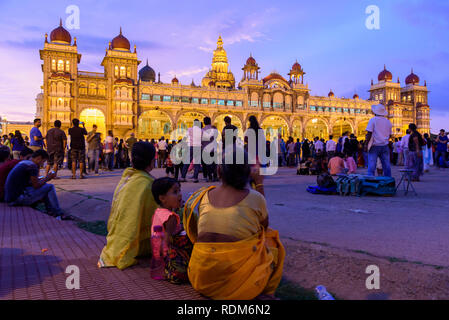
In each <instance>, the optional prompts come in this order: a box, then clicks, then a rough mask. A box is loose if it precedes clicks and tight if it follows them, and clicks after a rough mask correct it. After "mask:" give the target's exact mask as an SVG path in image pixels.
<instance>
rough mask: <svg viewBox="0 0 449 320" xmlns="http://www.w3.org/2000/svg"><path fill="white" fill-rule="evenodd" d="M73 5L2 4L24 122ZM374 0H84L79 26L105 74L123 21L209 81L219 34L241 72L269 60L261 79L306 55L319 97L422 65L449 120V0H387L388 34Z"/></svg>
mask: <svg viewBox="0 0 449 320" xmlns="http://www.w3.org/2000/svg"><path fill="white" fill-rule="evenodd" d="M70 4H72V2H70V1H56V0H54V1H32V0H23V1H20V2H19V1H15V0H2V1H1V3H0V8H1V10H0V30H1V34H2V37H1V40H0V64H1V70H2V72H1V73H0V114H3V115H4V114H6V115H8V117H9V118H11V119H15V120H20V119H23V117H22V115H21V114H19V112H22V113H23V114H24V115H25V114H29V115H32V114H34V111H35V110H34V109H35V101H34V99H35V97H36V94H38V93H39V92H40V86H41V85H42V72H41V69H40V68H41V67H40V65H41V63H42V62H41V61H40V60H39V53H38V50H39V49H41V48H42V47H43V43H44V34H45V33H46V32H48V33H50V32H51V30H52V29H53V28H55V27H56V26H57V24H58V23H59V17H62V18H63V21H65V18H66V14H65V9H66V6H68V5H70ZM369 4H372V3H371V2H369V1H357V0H354V1H345V2H338V1H333V0H322V1H320V2H311V1H307V2H306V1H287V0H280V1H277V2H273V1H268V0H258V1H255V0H248V1H230V2H229V3H223V2H215V1H208V0H195V1H180V0H174V1H172V2H170V3H164V2H161V1H158V0H145V1H138V0H132V1H129V2H127V3H123V1H121V0H107V1H106V0H98V1H95V2H92V1H88V0H79V1H77V5H78V6H79V7H80V12H81V20H80V22H81V28H80V29H79V30H70V32H71V34H72V37H74V36H76V37H77V43H78V50H79V52H80V53H81V54H82V55H83V56H82V60H81V64H80V66H79V68H80V69H81V70H86V71H100V72H101V71H103V70H102V69H103V68H102V67H101V66H100V62H101V60H102V58H103V56H104V50H105V49H106V48H107V45H108V42H109V41H111V40H112V38H113V37H115V36H116V35H117V34H118V32H119V28H120V26H122V27H123V33H124V35H125V36H126V37H127V38H128V39H129V40H130V42H131V46H134V44H136V45H137V52H138V56H139V59H140V60H142V61H145V60H146V59H147V58H148V60H149V63H150V65H151V66H152V67H153V69H155V71H156V72H160V73H161V78H162V79H163V80H164V81H170V80H171V78H172V77H173V76H174V75H176V76H177V77H178V78H183V79H182V80H183V81H188V82H189V83H190V80H191V78H194V80H195V83H200V82H201V78H202V77H203V76H204V73H205V72H207V70H208V68H209V66H210V62H211V58H212V54H211V53H212V51H213V50H214V49H215V48H216V41H217V38H218V35H221V36H222V38H223V40H224V46H225V49H226V51H227V53H228V60H229V63H230V68H231V71H233V72H234V75H235V78H236V79H240V78H241V72H242V71H241V68H242V66H243V64H244V62H245V60H246V58H247V57H248V56H249V53H250V52H251V53H252V54H253V57H255V58H256V60H257V62H258V64H259V66H260V67H261V72H262V74H261V76H265V75H268V74H269V72H270V71H271V70H273V69H276V70H278V71H279V73H281V74H282V75H284V76H286V74H287V73H288V71H289V69H290V67H291V65H292V64H293V62H294V61H295V60H296V59H298V61H299V63H300V64H301V65H302V66H303V68H304V69H305V71H306V73H307V74H306V76H305V81H306V82H307V83H308V84H309V87H310V88H311V90H312V93H313V94H317V95H327V92H328V91H329V89H332V90H333V91H334V92H335V94H336V95H337V96H346V97H349V96H352V94H353V93H354V92H357V93H358V94H359V95H360V96H361V98H367V97H368V93H367V90H368V89H369V84H370V80H371V78H374V79H376V77H377V74H378V73H379V72H380V71H381V69H382V66H383V64H384V63H386V64H387V66H388V68H389V69H390V71H392V72H393V76H394V79H395V80H396V78H397V77H398V76H399V77H400V79H401V82H402V83H403V81H404V79H405V77H406V76H407V75H408V73H409V72H410V68H411V67H413V68H414V70H415V73H417V74H418V75H419V76H420V78H421V80H424V79H425V80H427V85H428V88H429V90H430V91H431V92H430V95H429V101H430V105H431V107H432V113H431V117H432V119H433V120H432V126H433V123H434V122H436V121H437V120H434V119H442V120H441V121H442V122H443V121H444V119H445V117H447V116H448V114H447V112H446V104H447V102H448V101H449V96H448V94H447V93H446V91H447V83H448V81H449V76H448V75H449V50H448V48H447V43H449V32H448V28H449V22H448V21H449V3H448V2H447V1H446V0H427V1H424V0H397V1H394V2H393V1H384V2H381V3H379V7H380V9H381V30H378V31H370V30H367V29H366V28H365V18H366V14H365V8H366V6H367V5H369ZM142 66H143V64H141V65H140V66H139V67H142ZM13 110H14V111H13ZM21 117H22V118H21ZM29 119H31V118H27V119H24V120H29ZM446 120H449V119H446ZM447 122H448V123H449V121H447ZM440 123H441V122H440ZM448 129H449V128H448Z"/></svg>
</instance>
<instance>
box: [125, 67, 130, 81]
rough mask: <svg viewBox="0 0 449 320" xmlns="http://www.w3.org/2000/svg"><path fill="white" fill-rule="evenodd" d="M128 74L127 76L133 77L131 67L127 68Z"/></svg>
mask: <svg viewBox="0 0 449 320" xmlns="http://www.w3.org/2000/svg"><path fill="white" fill-rule="evenodd" d="M126 76H127V77H128V78H131V67H128V68H127V69H126Z"/></svg>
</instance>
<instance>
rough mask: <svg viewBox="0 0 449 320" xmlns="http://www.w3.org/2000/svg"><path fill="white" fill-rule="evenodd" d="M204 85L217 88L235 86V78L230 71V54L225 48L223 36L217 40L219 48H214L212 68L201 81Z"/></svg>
mask: <svg viewBox="0 0 449 320" xmlns="http://www.w3.org/2000/svg"><path fill="white" fill-rule="evenodd" d="M201 85H202V86H203V87H216V88H234V87H235V79H234V75H233V74H232V72H230V71H229V63H228V56H227V54H226V51H225V49H223V40H222V39H221V36H219V37H218V40H217V49H215V50H214V56H213V58H212V69H211V70H209V72H208V73H206V75H205V76H204V78H203V80H202V81H201Z"/></svg>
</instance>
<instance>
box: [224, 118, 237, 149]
mask: <svg viewBox="0 0 449 320" xmlns="http://www.w3.org/2000/svg"><path fill="white" fill-rule="evenodd" d="M231 121H232V120H231V117H229V116H226V117H224V122H225V126H224V128H223V131H222V132H221V139H222V143H223V147H222V150H224V149H225V148H226V132H229V133H235V134H234V135H233V137H232V144H235V142H236V141H237V137H236V136H237V127H236V126H234V125H233V124H232V123H231ZM228 130H232V132H231V131H228Z"/></svg>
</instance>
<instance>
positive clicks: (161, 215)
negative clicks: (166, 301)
mask: <svg viewBox="0 0 449 320" xmlns="http://www.w3.org/2000/svg"><path fill="white" fill-rule="evenodd" d="M151 191H152V193H153V197H154V200H155V201H156V203H157V204H158V205H159V206H160V207H159V208H157V209H156V211H155V212H154V215H153V220H152V225H151V235H154V227H155V226H161V227H162V231H163V232H164V242H163V249H164V259H165V276H166V278H167V280H169V281H170V282H172V283H183V282H188V277H187V267H188V264H189V258H190V254H191V252H192V247H193V246H192V243H191V242H190V240H189V238H188V237H187V235H186V232H185V231H184V230H183V228H182V225H181V218H180V217H179V215H178V214H176V213H175V211H177V210H178V209H179V208H180V207H181V206H182V193H181V186H180V184H179V182H178V181H177V180H175V179H173V178H170V177H164V178H159V179H156V180H154V182H153V185H152V187H151Z"/></svg>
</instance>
